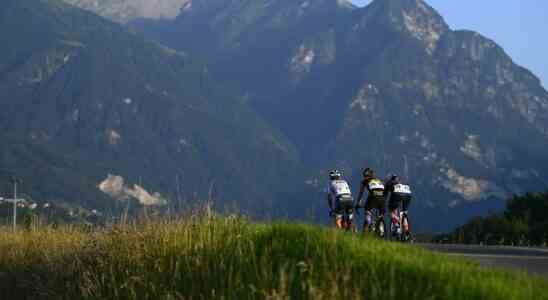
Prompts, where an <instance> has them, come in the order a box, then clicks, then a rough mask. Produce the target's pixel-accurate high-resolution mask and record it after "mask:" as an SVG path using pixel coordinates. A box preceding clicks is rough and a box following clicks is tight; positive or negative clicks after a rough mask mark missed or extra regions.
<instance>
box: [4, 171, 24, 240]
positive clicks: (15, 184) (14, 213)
mask: <svg viewBox="0 0 548 300" xmlns="http://www.w3.org/2000/svg"><path fill="white" fill-rule="evenodd" d="M12 182H13V199H6V200H7V201H10V200H11V201H13V231H16V230H17V202H19V200H23V199H17V184H18V183H20V182H21V180H20V179H17V178H16V177H12Z"/></svg>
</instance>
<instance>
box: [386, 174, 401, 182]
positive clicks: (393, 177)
mask: <svg viewBox="0 0 548 300" xmlns="http://www.w3.org/2000/svg"><path fill="white" fill-rule="evenodd" d="M385 180H386V181H387V182H388V181H397V180H399V176H398V175H397V174H395V173H388V175H387V176H386V179H385Z"/></svg>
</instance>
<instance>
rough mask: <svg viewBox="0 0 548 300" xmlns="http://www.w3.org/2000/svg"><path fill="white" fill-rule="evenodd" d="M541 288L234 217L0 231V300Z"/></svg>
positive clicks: (413, 251)
mask: <svg viewBox="0 0 548 300" xmlns="http://www.w3.org/2000/svg"><path fill="white" fill-rule="evenodd" d="M547 291H548V283H547V281H546V280H543V279H540V278H534V277H530V276H527V275H525V274H521V273H515V272H503V271H495V270H487V269H483V268H481V267H479V266H477V265H475V264H473V263H470V262H467V261H465V260H460V259H455V258H448V257H445V256H441V255H437V254H433V253H430V252H428V251H426V250H423V249H419V248H415V247H409V246H404V245H399V244H393V243H387V242H383V241H377V240H369V239H362V238H359V237H355V236H352V235H348V234H344V233H340V232H335V231H332V230H328V229H322V228H318V227H313V226H309V225H300V224H288V223H276V224H253V223H251V222H248V221H247V220H245V219H244V218H240V217H225V218H220V217H215V216H211V215H210V216H208V217H200V218H198V217H194V218H190V217H189V218H186V219H185V220H184V221H182V220H178V221H173V220H172V221H165V222H154V223H147V224H132V225H129V224H126V225H119V226H114V227H113V228H110V229H104V230H92V231H88V230H83V229H78V228H75V227H72V228H71V227H64V228H59V229H51V228H36V229H34V230H31V231H20V232H17V233H12V232H9V231H2V232H1V233H0V298H2V299H289V298H291V299H421V300H422V299H548V292H547Z"/></svg>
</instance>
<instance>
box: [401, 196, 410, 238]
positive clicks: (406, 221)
mask: <svg viewBox="0 0 548 300" xmlns="http://www.w3.org/2000/svg"><path fill="white" fill-rule="evenodd" d="M410 204H411V197H406V198H405V199H403V201H402V210H401V218H402V221H403V222H402V227H403V228H402V229H403V232H405V233H408V232H409V231H410V229H409V214H408V209H409V205H410Z"/></svg>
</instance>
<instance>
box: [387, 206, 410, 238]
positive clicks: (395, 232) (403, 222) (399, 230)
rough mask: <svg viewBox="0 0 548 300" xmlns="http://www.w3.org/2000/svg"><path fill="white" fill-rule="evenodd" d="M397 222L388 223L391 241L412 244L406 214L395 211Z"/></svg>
mask: <svg viewBox="0 0 548 300" xmlns="http://www.w3.org/2000/svg"><path fill="white" fill-rule="evenodd" d="M397 215H398V222H397V223H395V224H394V223H393V222H390V232H391V239H392V240H398V241H401V242H413V235H412V234H411V230H410V225H409V215H408V214H407V213H406V212H403V211H400V209H398V210H397Z"/></svg>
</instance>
